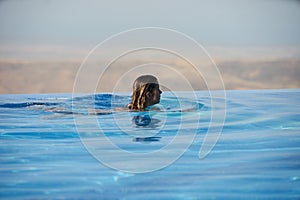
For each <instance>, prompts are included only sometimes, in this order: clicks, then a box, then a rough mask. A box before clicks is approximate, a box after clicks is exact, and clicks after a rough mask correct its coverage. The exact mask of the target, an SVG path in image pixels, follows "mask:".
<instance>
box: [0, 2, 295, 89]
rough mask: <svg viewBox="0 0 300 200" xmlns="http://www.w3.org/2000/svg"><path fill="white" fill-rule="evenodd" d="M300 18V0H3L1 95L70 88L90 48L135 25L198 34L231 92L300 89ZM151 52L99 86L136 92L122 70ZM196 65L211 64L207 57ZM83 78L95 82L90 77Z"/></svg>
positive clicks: (170, 61) (168, 80) (167, 61)
mask: <svg viewBox="0 0 300 200" xmlns="http://www.w3.org/2000/svg"><path fill="white" fill-rule="evenodd" d="M299 22H300V1H297V0H264V1H261V0H226V1H217V0H210V1H204V0H203V1H202V0H200V1H196V0H195V1H191V0H190V1H189V0H188V1H178V2H177V1H176V2H175V1H171V0H167V1H158V0H153V1H141V0H128V1H115V0H111V1H101V0H100V1H96V0H92V1H86V0H26V1H23V0H0V93H2V94H11V93H61V92H63V93H71V92H72V91H73V85H74V81H75V78H76V73H77V72H78V69H79V67H80V65H81V64H82V62H83V60H84V59H85V57H86V56H87V55H88V53H89V52H90V51H91V50H92V49H93V48H94V47H95V46H96V45H97V44H99V43H100V42H102V41H104V40H105V39H107V38H109V37H111V36H112V35H115V34H117V33H119V32H122V31H126V30H128V29H133V28H137V27H163V28H168V29H174V30H176V31H179V32H182V33H184V34H186V35H188V36H190V37H191V38H193V39H194V40H196V41H197V42H198V43H200V44H201V45H203V47H204V48H205V49H206V50H207V51H208V53H209V54H210V56H211V57H212V59H213V60H214V61H215V63H216V64H217V66H218V69H219V71H220V74H221V77H222V78H223V81H224V85H225V89H227V90H232V89H233V90H239V89H279V88H299V87H300V80H299V77H300V26H299ZM153 37H159V36H153ZM154 39H155V38H154ZM159 39H160V40H164V38H159ZM166 39H167V38H166ZM129 42H134V40H133V41H128V43H129ZM175 42H176V41H175ZM117 45H118V44H116V46H114V47H111V48H109V47H108V48H107V53H108V54H109V53H112V52H114V48H118V47H117ZM180 45H182V48H185V46H184V44H180ZM190 51H191V52H190V53H191V54H193V53H195V52H193V49H190ZM103 56H105V55H99V59H101V57H103ZM152 56H153V55H152ZM155 56H156V57H157V56H160V55H155ZM151 58H152V57H151V56H149V55H148V56H145V57H143V56H142V57H141V56H140V55H138V54H137V55H134V54H133V55H131V56H129V57H128V58H127V59H125V60H119V61H118V62H116V63H115V64H114V67H112V69H111V70H110V72H109V73H108V74H107V75H106V76H107V77H106V78H104V80H105V82H104V83H105V84H103V85H104V86H101V87H98V88H97V92H110V91H111V88H114V85H115V84H116V83H118V85H120V87H119V90H118V91H130V90H131V85H130V84H128V83H129V82H133V80H131V78H132V79H134V78H133V77H130V80H129V82H126V84H125V82H124V84H122V81H123V79H124V81H125V80H127V81H128V79H126V78H124V77H123V78H122V80H121V79H120V77H119V76H117V75H116V74H118V71H119V70H120V69H121V68H122V69H123V68H126V69H128V70H130V68H131V67H132V66H137V63H147V62H151V61H152V60H151ZM143 59H144V60H143ZM156 59H157V58H156ZM160 59H161V60H162V62H163V63H164V65H168V66H170V67H174V68H177V69H181V70H183V71H184V74H183V75H184V76H185V77H186V78H187V79H188V80H189V81H190V82H191V84H192V86H193V88H194V89H197V90H205V89H207V87H206V86H205V82H203V80H200V79H201V78H200V79H199V78H197V77H194V76H193V74H194V72H193V70H191V68H190V66H188V65H187V64H186V63H184V62H180V60H176V59H174V58H172V57H170V56H161V57H160ZM142 60H143V61H142ZM206 60H207V59H206ZM197 64H199V65H205V66H206V67H208V68H209V67H213V64H212V63H209V62H207V61H205V60H203V59H202V58H201V56H199V60H198V63H197ZM89 67H91V69H93V68H94V69H95V72H96V71H97V70H96V69H98V68H103V67H105V66H103V65H101V64H99V62H97V60H95V62H93V63H92V64H91V66H89ZM156 67H157V69H159V67H161V66H156ZM141 73H142V72H141ZM86 76H87V77H88V76H89V74H86ZM99 76H100V75H99ZM213 76H214V74H212V78H213ZM158 78H159V79H160V80H162V81H163V82H165V84H166V85H168V87H169V88H172V87H173V88H177V89H178V90H190V88H188V87H185V86H184V85H183V84H180V83H178V82H176V78H175V77H173V76H171V75H170V74H168V73H167V72H166V73H159V77H158ZM216 78H217V75H216ZM120 81H121V82H120ZM82 84H83V85H85V84H86V85H88V84H91V83H89V80H88V78H87V80H86V82H82ZM106 86H107V87H106ZM121 86H122V87H121ZM215 89H219V88H218V87H217V86H216V87H215Z"/></svg>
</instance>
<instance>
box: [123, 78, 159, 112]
mask: <svg viewBox="0 0 300 200" xmlns="http://www.w3.org/2000/svg"><path fill="white" fill-rule="evenodd" d="M161 93H162V91H161V90H160V89H159V84H158V81H157V78H156V77H154V76H152V75H142V76H140V77H138V78H137V79H136V80H135V81H134V83H133V93H132V97H131V103H130V104H128V105H127V108H128V109H129V110H131V111H145V110H147V109H148V108H149V106H152V105H154V104H157V103H159V101H160V94H161Z"/></svg>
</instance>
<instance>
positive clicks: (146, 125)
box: [132, 113, 161, 142]
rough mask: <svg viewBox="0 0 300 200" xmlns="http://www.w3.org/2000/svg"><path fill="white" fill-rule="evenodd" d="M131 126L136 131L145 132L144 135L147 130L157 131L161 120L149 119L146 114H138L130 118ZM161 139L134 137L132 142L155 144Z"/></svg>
mask: <svg viewBox="0 0 300 200" xmlns="http://www.w3.org/2000/svg"><path fill="white" fill-rule="evenodd" d="M132 124H133V125H134V128H136V129H138V130H137V131H145V132H144V133H145V135H146V134H147V133H146V132H148V131H149V130H157V131H159V127H160V124H161V120H159V119H156V118H153V117H151V116H150V115H149V114H148V113H139V114H138V115H135V116H133V117H132ZM160 139H161V137H156V136H151V137H134V139H133V141H134V142H157V141H160Z"/></svg>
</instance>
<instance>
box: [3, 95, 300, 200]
mask: <svg viewBox="0 0 300 200" xmlns="http://www.w3.org/2000/svg"><path fill="white" fill-rule="evenodd" d="M197 94H198V96H200V97H201V98H199V99H197V100H196V101H189V98H188V97H189V96H191V95H192V94H189V93H185V95H186V97H187V99H185V100H184V101H182V102H183V104H180V106H179V104H178V101H177V100H176V99H175V98H173V97H169V96H168V94H167V93H166V94H163V96H162V101H161V105H160V106H161V107H162V108H164V109H165V111H164V112H152V113H150V114H149V116H147V113H141V115H140V114H138V113H128V112H113V113H110V111H111V108H114V107H118V106H122V105H125V104H127V103H128V102H129V100H130V96H129V94H124V95H110V94H98V95H95V96H93V95H92V96H91V95H87V96H81V97H76V98H72V95H70V94H59V95H58V94H49V95H41V94H39V95H38V94H37V95H1V96H0V155H1V156H0V177H1V179H0V198H1V199H10V198H11V199H241V198H251V199H299V198H300V105H299V103H300V90H299V89H290V90H258V91H226V99H225V102H226V108H224V107H219V108H218V107H217V108H216V109H217V111H220V109H226V118H225V122H224V126H223V129H222V132H221V135H220V137H219V138H218V140H217V143H216V145H215V146H214V148H213V150H212V151H211V152H210V153H209V154H208V155H207V156H206V157H204V158H203V159H199V151H200V149H201V146H202V145H203V144H204V141H205V138H206V136H207V133H208V128H209V127H212V129H211V132H210V134H214V133H213V131H214V130H215V129H214V126H218V127H220V126H222V124H210V123H209V122H210V121H211V112H212V110H213V108H212V106H211V98H210V95H209V93H207V92H201V91H199V92H197ZM112 99H113V101H112ZM222 100H224V99H219V100H217V101H216V102H218V101H222ZM91 102H93V103H91ZM72 105H73V109H72ZM74 105H75V106H74ZM216 105H218V104H216ZM179 107H180V108H189V107H192V108H193V111H192V112H184V113H180V112H176V109H177V108H179ZM93 108H95V109H100V110H104V111H107V112H108V113H106V114H102V115H89V114H88V113H89V110H90V109H93ZM218 109H219V110H218ZM221 111H222V110H221ZM217 113H218V112H217ZM220 113H222V112H220ZM136 116H138V117H136ZM145 116H146V117H145ZM95 119H96V122H97V126H95V124H92V122H93V123H94V121H95ZM179 124H180V126H179ZM195 125H196V126H195ZM179 129H180V130H181V132H180V134H178V130H179ZM193 133H194V134H195V135H194V136H193V140H192V142H191V144H188V145H186V144H184V143H187V141H188V140H186V138H187V137H189V136H190V135H191V134H193ZM176 135H179V136H178V138H179V139H180V140H177V141H176V140H175V139H174V138H175V136H176ZM106 140H108V141H110V142H111V143H107V142H105V141H106ZM174 141H176V145H174V146H172V147H171V145H170V149H169V151H166V152H164V151H163V149H164V147H166V146H168V145H169V144H171V143H174ZM188 142H190V141H188ZM110 144H113V145H114V147H117V150H115V149H113V148H112V146H111V145H110ZM177 147H178V148H182V147H184V148H185V149H184V152H183V153H182V155H181V154H180V153H179V154H178V155H179V156H178V159H175V160H174V162H172V163H163V164H165V165H164V166H158V167H157V166H156V167H157V169H152V168H151V169H150V168H149V171H148V172H145V171H142V172H141V171H139V172H138V170H139V169H142V168H143V167H146V168H143V169H146V170H147V169H148V168H147V167H151V166H152V164H153V163H158V164H162V163H161V162H158V161H166V160H167V159H168V158H170V157H172V156H174V155H175V154H177V153H178V152H177V151H176V150H177V149H178V148H177ZM87 149H88V150H89V151H87ZM119 151H122V152H129V155H137V154H138V153H145V152H146V154H143V155H145V156H144V157H145V159H144V162H134V160H133V159H132V157H130V158H129V157H128V159H127V157H124V158H122V157H120V156H119V157H118V155H116V153H118V152H119ZM147 152H148V153H149V152H156V153H157V152H158V154H155V155H156V157H155V158H153V157H151V156H149V157H147V155H150V154H147ZM103 155H104V157H102V156H103ZM175 157H176V156H175ZM108 158H110V159H108ZM104 159H108V160H105V161H104V162H103V160H104ZM128 166H131V167H128ZM111 167H113V168H117V169H112V168H111ZM118 167H119V168H118ZM134 167H136V168H134ZM134 170H137V171H134ZM135 172H137V173H135Z"/></svg>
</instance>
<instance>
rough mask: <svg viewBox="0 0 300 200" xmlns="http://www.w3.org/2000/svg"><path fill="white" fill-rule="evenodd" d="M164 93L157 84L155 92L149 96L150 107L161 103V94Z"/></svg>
mask: <svg viewBox="0 0 300 200" xmlns="http://www.w3.org/2000/svg"><path fill="white" fill-rule="evenodd" d="M161 93H162V91H161V90H160V89H159V85H158V84H157V85H156V87H155V88H154V89H153V91H152V92H151V93H150V92H149V94H148V95H147V97H148V106H152V105H154V104H157V103H159V101H160V94H161Z"/></svg>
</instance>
